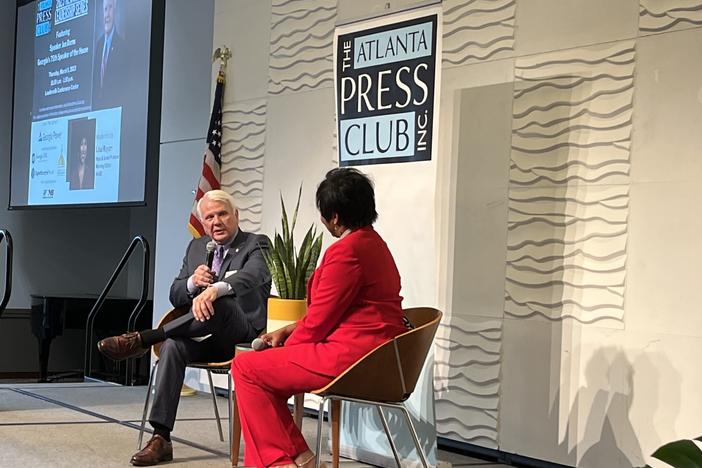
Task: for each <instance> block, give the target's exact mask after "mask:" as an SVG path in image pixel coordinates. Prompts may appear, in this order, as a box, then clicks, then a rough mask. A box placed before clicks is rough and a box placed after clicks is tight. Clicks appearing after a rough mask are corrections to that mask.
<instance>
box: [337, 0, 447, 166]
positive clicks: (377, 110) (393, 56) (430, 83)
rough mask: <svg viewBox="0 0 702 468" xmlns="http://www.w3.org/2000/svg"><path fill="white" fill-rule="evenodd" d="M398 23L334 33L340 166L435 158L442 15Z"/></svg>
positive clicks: (404, 17) (408, 17) (377, 22)
mask: <svg viewBox="0 0 702 468" xmlns="http://www.w3.org/2000/svg"><path fill="white" fill-rule="evenodd" d="M419 15H421V16H419ZM395 18H398V21H393V22H392V24H387V23H388V22H389V21H392V20H390V19H388V18H380V19H375V20H371V21H369V22H365V23H362V24H359V23H356V24H352V25H347V26H341V27H338V28H337V29H336V31H335V37H334V40H335V45H334V53H335V57H334V65H335V91H336V115H337V122H338V128H337V131H338V142H337V143H338V148H339V165H340V166H357V165H362V164H383V163H396V162H408V161H428V160H430V159H431V153H432V143H433V140H434V135H435V131H434V130H435V129H434V101H435V92H434V90H435V83H436V80H437V69H438V67H437V63H436V58H437V53H436V45H437V44H436V38H437V31H436V28H437V19H438V15H437V14H431V15H426V11H425V12H423V13H415V14H414V15H407V14H405V15H402V16H401V17H395ZM383 23H385V24H383Z"/></svg>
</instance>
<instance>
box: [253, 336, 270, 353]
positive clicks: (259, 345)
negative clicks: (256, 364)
mask: <svg viewBox="0 0 702 468" xmlns="http://www.w3.org/2000/svg"><path fill="white" fill-rule="evenodd" d="M251 348H253V350H254V351H263V350H264V349H267V348H270V345H269V344H268V343H266V342H265V341H263V340H262V339H261V338H255V339H254V340H253V341H252V342H251Z"/></svg>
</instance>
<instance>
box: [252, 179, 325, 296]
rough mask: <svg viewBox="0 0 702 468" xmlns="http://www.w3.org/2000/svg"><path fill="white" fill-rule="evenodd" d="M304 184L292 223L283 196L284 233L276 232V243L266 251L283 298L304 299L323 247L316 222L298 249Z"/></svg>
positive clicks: (268, 262) (266, 256) (282, 220)
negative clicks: (299, 212) (298, 214)
mask: <svg viewBox="0 0 702 468" xmlns="http://www.w3.org/2000/svg"><path fill="white" fill-rule="evenodd" d="M301 196H302V185H300V190H299V192H298V194H297V204H296V205H295V212H294V213H293V217H292V223H291V224H290V225H289V224H288V213H287V212H286V210H285V202H284V201H283V195H282V194H281V196H280V206H281V209H282V217H281V224H282V233H278V231H277V230H276V231H275V236H274V237H273V243H272V245H271V247H270V249H268V252H267V253H265V254H264V258H265V261H266V264H267V265H268V270H269V271H270V272H271V277H272V278H273V283H274V284H275V287H276V289H277V291H278V296H279V297H280V298H281V299H304V298H305V294H306V292H307V288H306V286H307V280H308V279H309V277H310V275H311V274H312V271H314V269H315V267H316V266H317V259H318V258H319V253H320V251H321V250H322V234H317V229H316V228H315V227H314V224H312V225H311V226H310V228H309V229H308V230H307V233H306V234H305V237H304V238H303V240H302V244H301V245H300V249H299V250H297V249H296V248H295V240H294V231H295V224H296V223H297V210H298V208H299V207H300V197H301Z"/></svg>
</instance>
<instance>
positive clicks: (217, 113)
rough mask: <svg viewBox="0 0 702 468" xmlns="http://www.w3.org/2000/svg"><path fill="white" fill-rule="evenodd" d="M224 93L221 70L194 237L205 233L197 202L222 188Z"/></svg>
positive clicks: (192, 216)
mask: <svg viewBox="0 0 702 468" xmlns="http://www.w3.org/2000/svg"><path fill="white" fill-rule="evenodd" d="M223 94H224V72H223V71H221V70H220V72H219V75H218V76H217V88H216V89H215V97H214V102H213V103H212V115H211V116H210V128H209V130H208V131H207V147H206V148H205V156H204V158H203V161H202V175H201V176H200V181H199V182H198V184H197V192H196V194H195V202H194V203H193V208H192V209H191V210H190V221H189V222H188V230H190V233H191V234H192V235H193V237H195V238H198V237H200V236H204V235H205V229H204V228H203V227H202V223H201V222H200V219H199V218H198V216H197V202H198V200H200V199H201V198H202V196H203V195H204V194H205V192H207V191H210V190H215V189H218V188H220V178H221V173H222V158H221V156H220V153H221V151H222V95H223Z"/></svg>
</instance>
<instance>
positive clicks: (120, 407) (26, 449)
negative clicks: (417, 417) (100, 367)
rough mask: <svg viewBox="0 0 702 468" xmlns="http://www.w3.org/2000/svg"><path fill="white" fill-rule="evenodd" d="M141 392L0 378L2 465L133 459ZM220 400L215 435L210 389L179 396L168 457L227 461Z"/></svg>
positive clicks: (348, 467) (347, 464)
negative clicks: (220, 430) (219, 420)
mask: <svg viewBox="0 0 702 468" xmlns="http://www.w3.org/2000/svg"><path fill="white" fill-rule="evenodd" d="M145 393H146V387H122V386H119V385H112V384H102V383H55V384H32V383H22V384H2V385H0V466H2V467H3V468H10V467H22V468H26V467H30V466H47V467H48V466H51V467H59V466H66V467H69V466H70V467H76V466H91V467H92V466H100V467H111V466H120V467H124V466H130V465H129V459H130V457H131V455H132V454H133V453H134V452H135V451H136V443H137V437H138V430H139V423H140V421H141V419H140V418H141V413H142V409H143V404H144V396H145ZM217 403H218V405H219V411H220V415H221V416H222V417H223V419H222V426H223V430H224V431H225V442H220V441H219V437H218V435H217V427H216V423H215V419H214V414H213V411H212V402H211V398H210V396H209V395H208V394H198V395H195V396H192V397H186V398H182V399H181V403H180V408H179V410H178V420H177V423H176V427H175V430H174V431H173V435H172V438H173V455H174V461H173V462H171V463H168V464H167V465H179V466H198V467H201V466H202V467H204V466H217V467H228V466H230V465H229V455H228V453H229V446H228V442H227V438H226V431H227V427H228V426H227V421H226V415H227V400H226V399H225V398H221V397H220V398H217ZM316 424H317V421H316V419H314V418H308V417H306V418H305V421H304V424H303V430H304V433H305V437H306V438H307V441H308V442H309V443H310V444H312V443H313V442H314V440H315V437H316ZM147 427H148V425H147ZM144 437H145V440H147V439H148V437H149V435H148V434H145V436H144ZM242 448H243V443H242ZM242 456H243V450H242ZM439 460H441V461H442V462H446V464H445V465H444V466H450V465H453V466H461V467H473V468H497V467H506V466H507V465H499V464H493V463H491V462H486V461H483V460H478V459H474V458H470V457H465V456H461V455H457V454H453V453H449V452H444V451H439ZM449 464H450V465H449ZM440 465H443V463H442V464H440ZM360 466H367V465H363V464H361V463H358V462H355V461H352V460H343V459H342V467H343V468H354V467H360Z"/></svg>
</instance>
